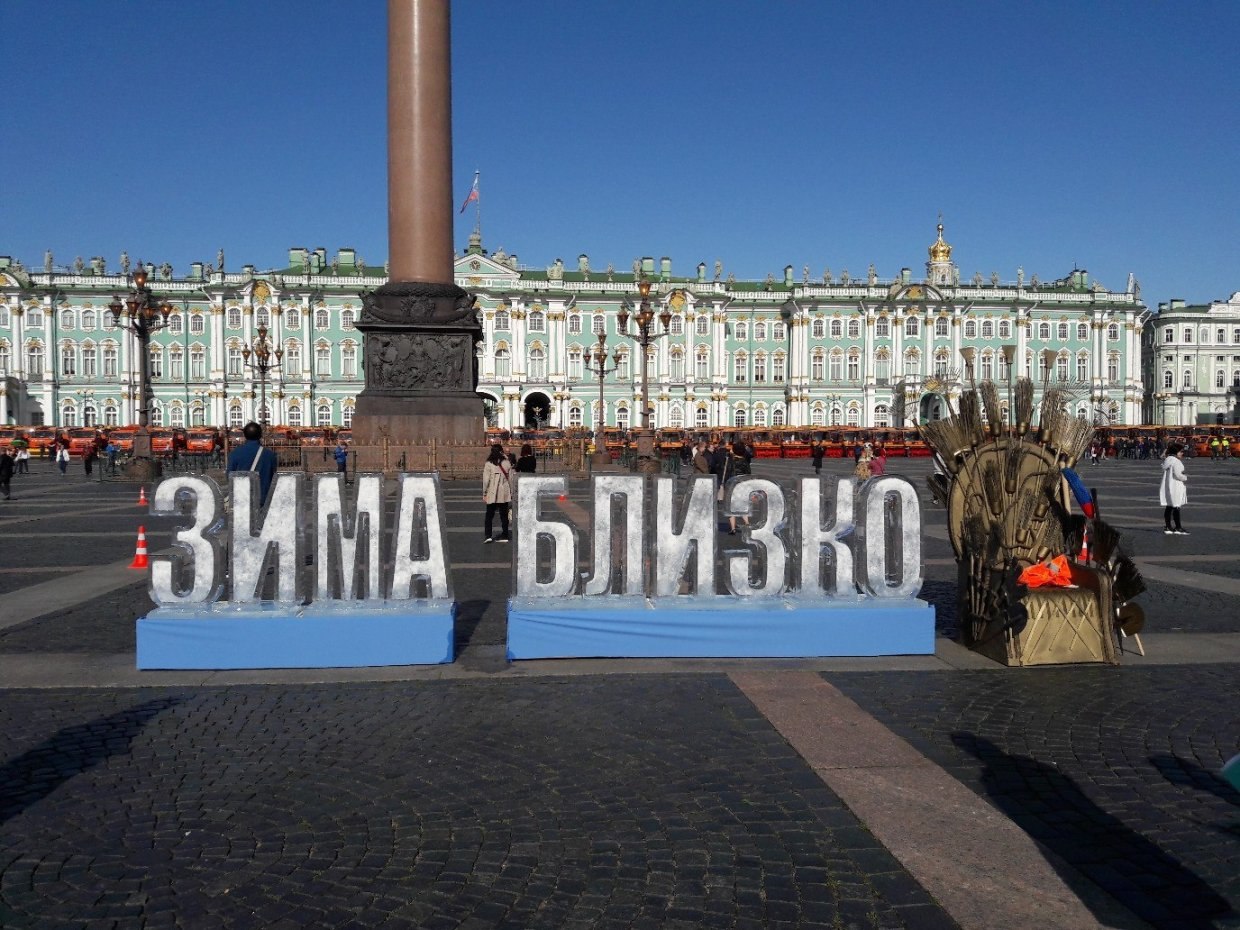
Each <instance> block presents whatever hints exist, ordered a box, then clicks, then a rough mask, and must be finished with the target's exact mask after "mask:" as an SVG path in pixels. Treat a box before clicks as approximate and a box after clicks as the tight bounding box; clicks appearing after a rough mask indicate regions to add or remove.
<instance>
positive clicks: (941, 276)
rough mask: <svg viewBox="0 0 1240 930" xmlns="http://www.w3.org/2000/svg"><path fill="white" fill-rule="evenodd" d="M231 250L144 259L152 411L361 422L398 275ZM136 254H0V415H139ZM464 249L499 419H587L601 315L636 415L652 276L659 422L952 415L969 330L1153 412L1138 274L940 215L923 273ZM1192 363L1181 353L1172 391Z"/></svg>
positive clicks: (632, 421) (623, 394)
mask: <svg viewBox="0 0 1240 930" xmlns="http://www.w3.org/2000/svg"><path fill="white" fill-rule="evenodd" d="M222 259H223V256H222V255H221V256H220V262H219V264H220V265H221V268H213V267H211V266H209V265H203V264H202V263H194V264H193V265H191V268H190V270H189V274H188V275H187V276H185V277H177V276H176V275H175V274H174V273H173V270H172V268H171V266H168V265H164V266H162V267H160V268H155V267H153V266H150V265H148V266H147V268H148V273H149V276H150V281H149V282H148V286H149V287H151V288H152V290H153V291H154V292H155V293H156V295H157V296H159V297H160V298H161V299H165V300H167V301H168V302H170V303H171V304H172V305H173V308H174V310H173V313H172V314H171V316H170V320H169V322H170V325H169V326H168V327H167V329H165V330H163V331H161V332H159V333H157V334H155V335H154V337H153V338H152V342H151V372H152V385H153V392H154V408H153V410H152V422H153V423H158V424H162V425H165V426H193V425H220V426H223V425H239V424H242V423H244V422H246V421H247V420H250V419H260V418H261V415H260V411H259V409H258V408H259V406H260V401H261V398H262V396H263V394H264V393H265V395H266V398H267V404H268V420H269V422H271V423H283V424H288V425H291V426H310V425H326V424H331V425H346V426H347V425H348V424H349V423H350V422H351V419H352V416H353V409H354V403H355V400H356V397H357V395H358V393H359V392H360V391H361V389H362V387H363V384H364V368H363V365H364V364H365V359H363V358H362V354H361V353H362V348H361V347H362V340H361V338H360V334H359V333H358V332H357V330H356V329H355V326H354V324H355V322H356V320H357V317H358V315H359V314H360V312H361V303H362V302H361V296H360V295H361V294H362V293H363V292H364V291H365V290H367V289H369V288H373V287H377V286H378V285H379V284H382V283H383V282H384V281H385V280H386V275H385V273H384V270H383V268H382V267H378V268H372V267H367V266H366V265H365V263H364V262H362V261H361V260H360V259H359V258H358V256H357V255H356V254H355V253H354V251H353V250H352V249H341V250H340V251H339V252H338V253H337V254H336V255H335V256H333V257H332V258H331V259H330V260H329V258H328V255H327V252H326V251H325V250H324V249H316V250H313V251H311V250H307V249H301V248H297V249H291V250H290V252H289V263H288V267H286V268H283V269H280V270H274V271H269V272H260V271H256V270H255V269H254V267H253V266H248V265H247V266H244V267H243V268H242V269H241V271H239V272H225V271H223V270H222V265H223V260H222ZM128 266H129V261H128V258H127V257H125V256H122V268H121V273H117V272H112V271H108V270H107V268H106V265H105V262H104V261H103V260H102V259H99V258H96V259H93V260H91V261H90V262H89V263H87V262H83V261H82V260H81V259H79V260H78V261H77V262H75V264H74V267H73V268H72V269H68V270H62V269H58V268H57V267H56V266H55V265H54V264H53V263H52V256H51V255H50V254H49V255H48V256H47V257H46V261H45V268H44V270H43V271H31V270H28V269H26V268H24V267H22V265H21V264H20V263H18V262H15V261H12V260H10V259H7V258H3V257H0V422H3V423H19V424H31V423H54V424H56V425H61V426H76V425H101V426H107V425H122V424H127V423H131V422H134V421H135V420H136V413H135V408H136V399H137V393H138V391H137V377H138V376H137V365H136V364H135V358H134V355H135V352H136V345H137V341H136V338H135V337H134V336H133V335H132V334H130V333H128V332H127V331H125V330H123V329H117V328H114V327H113V325H112V317H111V313H110V312H108V310H107V306H108V304H109V303H110V302H111V301H112V299H113V296H114V295H118V294H119V295H121V296H124V294H125V291H126V288H127V286H128V278H127V275H126V274H125V272H128V271H129V270H131V269H130V268H129V267H128ZM455 268H456V282H457V284H458V285H460V286H461V287H464V288H466V289H467V290H469V291H471V292H473V293H474V294H475V295H476V298H477V306H478V312H479V316H480V319H481V322H482V330H483V338H482V341H481V342H480V343H479V345H478V355H477V362H478V377H479V386H478V391H479V393H480V394H481V395H482V397H483V398H484V400H485V402H486V408H487V413H488V419H489V420H490V421H491V422H492V423H493V424H494V425H497V426H503V427H514V426H521V425H532V424H535V423H537V424H542V425H547V426H552V427H570V426H585V427H590V426H593V425H594V424H595V423H596V422H597V411H598V406H599V383H598V378H597V375H596V373H595V372H594V371H593V370H592V369H591V367H590V366H591V356H592V353H593V350H594V349H596V348H597V346H598V338H599V335H603V336H605V349H606V354H607V357H608V365H607V367H608V369H609V371H608V373H607V374H606V377H605V380H604V384H603V392H602V406H603V416H604V420H605V423H606V425H608V426H621V427H624V426H636V425H640V416H639V412H638V408H639V406H640V398H641V377H642V366H641V359H640V357H639V356H640V350H638V349H637V346H636V343H634V342H633V341H632V340H631V339H629V338H628V337H627V336H626V335H625V334H623V333H621V332H620V326H619V319H618V318H619V315H620V311H621V310H622V308H623V309H627V310H628V311H629V312H630V313H631V312H633V311H634V310H635V309H636V306H637V303H638V301H639V297H638V293H637V281H638V279H639V278H640V277H641V276H645V277H647V278H648V279H649V280H650V281H651V282H652V291H651V295H650V300H651V301H652V303H653V304H654V305H655V306H654V309H655V312H656V313H657V314H662V315H664V316H666V318H667V320H668V325H667V331H666V335H665V336H663V337H662V338H660V339H659V340H658V341H657V343H656V344H655V345H654V346H652V347H651V350H650V355H649V360H648V368H649V380H650V390H649V397H650V403H651V406H652V418H651V422H652V425H654V426H672V427H690V428H694V427H697V428H708V427H713V426H720V425H755V426H780V425H787V426H829V425H858V426H894V425H901V424H900V423H898V422H896V421H897V419H899V411H900V410H901V408H903V420H902V422H903V423H904V424H912V423H914V422H917V421H918V420H924V419H928V418H933V417H937V416H939V415H940V414H941V413H942V410H943V406H942V405H943V403H944V399H945V398H949V397H952V396H954V395H955V394H957V393H958V392H959V390H961V387H962V385H963V384H965V383H967V380H968V370H967V367H966V364H965V361H964V359H965V353H962V351H961V350H962V349H966V348H972V349H973V350H974V353H973V359H974V361H973V367H974V371H973V374H974V375H975V377H976V378H977V379H978V380H981V379H984V378H993V379H995V380H998V381H1005V380H1006V379H1007V377H1008V372H1007V369H1006V367H1005V357H1004V352H1003V347H1005V346H1007V347H1014V349H1013V348H1009V349H1008V351H1009V353H1013V357H1014V362H1015V366H1016V369H1017V370H1016V372H1015V374H1032V375H1033V376H1034V377H1035V378H1037V379H1038V383H1039V389H1040V385H1041V382H1042V380H1043V378H1044V377H1045V376H1046V375H1047V374H1048V371H1047V367H1046V366H1047V365H1048V364H1049V366H1050V370H1049V377H1050V378H1052V379H1054V380H1056V381H1061V382H1066V383H1067V385H1068V387H1069V388H1070V389H1071V392H1072V397H1073V401H1072V403H1073V406H1074V408H1075V409H1074V412H1076V413H1077V414H1078V415H1081V416H1086V417H1090V418H1094V419H1096V420H1097V421H1098V422H1100V423H1101V422H1112V423H1140V422H1142V420H1143V416H1144V415H1145V414H1147V413H1148V405H1149V400H1147V399H1146V392H1145V388H1144V386H1143V377H1145V378H1146V379H1149V378H1150V377H1152V375H1151V370H1150V369H1149V368H1148V367H1147V368H1143V366H1142V346H1143V343H1148V344H1150V345H1153V343H1151V342H1150V340H1149V336H1148V335H1146V336H1144V337H1143V331H1145V330H1147V329H1148V328H1149V321H1148V318H1149V313H1148V311H1147V310H1146V308H1145V306H1144V305H1143V304H1142V302H1141V299H1140V294H1139V291H1138V289H1137V287H1136V285H1135V282H1134V281H1133V279H1132V278H1131V277H1130V278H1129V283H1128V286H1127V288H1126V289H1125V290H1123V291H1111V290H1108V289H1106V288H1104V287H1102V286H1101V285H1100V284H1099V283H1097V282H1094V281H1091V280H1090V279H1089V276H1088V274H1087V273H1086V272H1084V271H1081V270H1074V271H1072V272H1071V273H1070V274H1069V275H1068V276H1066V277H1064V278H1062V279H1059V280H1055V281H1050V282H1041V281H1039V280H1038V278H1037V277H1036V276H1035V277H1033V278H1031V279H1030V280H1025V279H1024V275H1023V272H1018V276H1017V280H1016V281H1015V282H1009V283H1000V281H999V276H998V275H997V274H992V275H991V276H990V277H989V278H988V279H984V278H983V277H982V276H981V274H975V275H973V277H972V278H971V279H970V280H967V281H963V282H962V281H961V279H960V273H959V270H958V267H957V265H956V264H955V263H954V262H953V260H952V247H951V246H950V245H949V244H948V243H947V242H946V241H944V238H943V228H942V226H940V227H939V231H938V237H937V239H936V240H935V241H934V242H933V243H932V244H931V245H930V247H929V259H928V261H926V262H925V268H924V274H919V275H914V274H913V273H912V271H911V270H910V269H908V268H905V269H903V270H901V272H900V273H899V274H898V275H896V276H895V277H894V278H892V279H886V280H883V279H880V278H879V277H878V275H877V273H876V272H875V270H874V268H873V266H871V267H870V269H869V270H868V272H867V273H865V274H863V275H861V276H859V277H856V276H850V275H849V274H848V272H847V271H842V272H840V273H839V274H838V275H832V274H831V273H830V271H826V272H823V273H822V274H821V275H819V276H817V277H816V278H811V276H810V272H809V269H808V267H806V268H804V269H803V270H802V273H801V275H800V276H799V277H798V276H797V275H796V274H795V272H794V269H793V268H792V266H788V267H786V268H785V269H784V270H783V274H782V275H781V276H779V277H776V276H774V275H770V276H768V277H767V278H766V279H765V280H758V281H741V280H737V279H736V278H735V277H734V276H732V275H727V276H725V275H724V273H723V269H722V267H721V265H720V263H718V262H716V263H715V265H714V268H713V269H708V268H707V266H706V264H705V263H702V264H699V265H697V267H696V269H695V270H694V273H693V274H690V275H688V276H677V275H675V274H674V273H673V270H672V262H671V259H669V258H662V259H659V260H658V261H657V262H656V261H655V260H654V259H652V258H645V259H641V260H639V261H636V262H634V263H633V266H632V267H631V268H629V269H625V270H623V271H618V270H616V269H614V268H613V267H611V266H608V267H607V269H606V270H601V271H600V270H597V269H594V268H591V266H590V262H589V260H588V258H587V257H586V256H584V255H582V256H580V257H579V258H578V260H577V265H576V267H575V268H572V269H570V268H567V267H565V266H564V263H563V262H561V261H560V260H558V259H557V260H556V262H555V263H554V264H553V265H552V266H551V267H549V268H544V269H537V270H534V269H530V268H527V267H523V266H521V265H519V264H518V263H517V261H516V256H515V255H512V256H509V255H506V254H505V253H504V252H503V250H497V251H496V252H494V253H491V254H488V253H487V251H486V250H484V249H483V248H482V244H481V238H480V236H478V235H477V234H476V233H475V235H474V236H472V237H471V239H470V243H469V247H468V248H467V249H466V251H465V253H464V254H463V255H460V256H458V258H457V259H456V264H455ZM1177 309H1181V308H1177ZM260 325H263V326H266V327H267V331H268V334H269V338H270V339H271V340H272V342H273V344H274V345H273V348H275V347H278V348H280V349H282V350H283V357H282V359H281V360H280V364H279V366H278V368H276V369H275V370H273V371H272V372H271V373H270V375H269V376H268V378H267V379H266V383H265V384H260V383H259V380H258V377H257V376H256V374H255V373H254V372H253V371H251V370H250V367H249V366H248V365H247V364H246V353H245V350H246V349H247V348H249V347H252V346H253V344H254V342H255V339H256V338H257V337H256V333H257V330H258V327H259V326H260ZM1237 325H1240V324H1237ZM655 327H656V329H657V330H659V331H662V326H661V324H660V323H659V321H658V320H657V319H656V322H655ZM1211 338H1213V336H1212V335H1211ZM1161 341H1162V339H1161V334H1160V339H1159V342H1161ZM1176 342H1177V343H1178V342H1179V337H1178V335H1177V336H1176ZM1160 348H1161V346H1160ZM1046 350H1050V351H1049V352H1047V351H1046ZM1168 351H1170V347H1169V346H1168ZM1194 351H1198V350H1197V349H1196V348H1195V349H1194ZM1229 351H1230V350H1229ZM1237 351H1240V344H1237ZM613 368H614V370H612V369H613ZM1203 370H1204V369H1203ZM1227 370H1228V371H1229V372H1230V370H1231V369H1230V368H1228V369H1227ZM1212 376H1213V375H1211V377H1212ZM1159 377H1162V376H1161V375H1159ZM1228 377H1230V375H1228ZM1180 379H1181V375H1180V374H1179V372H1178V366H1177V371H1176V373H1175V374H1174V376H1173V387H1174V388H1175V389H1176V390H1180V389H1181V388H1180V383H1181V382H1180ZM1159 383H1162V382H1161V381H1160V382H1159ZM1194 384H1196V381H1194ZM901 398H903V404H901V403H900V399H901Z"/></svg>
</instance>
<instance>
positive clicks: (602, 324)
mask: <svg viewBox="0 0 1240 930" xmlns="http://www.w3.org/2000/svg"><path fill="white" fill-rule="evenodd" d="M590 332H592V333H594V335H596V336H601V335H603V334H604V333H606V332H607V317H605V316H603V314H601V313H596V314H594V321H593V322H592V323H591V325H590Z"/></svg>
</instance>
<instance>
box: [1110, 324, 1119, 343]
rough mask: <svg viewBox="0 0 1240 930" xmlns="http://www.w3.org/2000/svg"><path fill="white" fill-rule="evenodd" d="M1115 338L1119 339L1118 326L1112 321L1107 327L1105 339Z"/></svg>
mask: <svg viewBox="0 0 1240 930" xmlns="http://www.w3.org/2000/svg"><path fill="white" fill-rule="evenodd" d="M1117 339H1119V327H1118V326H1116V325H1115V324H1114V323H1112V324H1111V325H1110V326H1108V327H1107V341H1108V342H1115V341H1116V340H1117Z"/></svg>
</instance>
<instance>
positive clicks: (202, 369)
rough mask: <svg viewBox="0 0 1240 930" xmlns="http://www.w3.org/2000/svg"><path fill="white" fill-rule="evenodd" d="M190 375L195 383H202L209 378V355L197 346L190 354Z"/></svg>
mask: <svg viewBox="0 0 1240 930" xmlns="http://www.w3.org/2000/svg"><path fill="white" fill-rule="evenodd" d="M189 373H190V377H191V378H193V379H194V380H195V381H202V380H205V379H206V377H207V353H206V352H204V351H203V350H202V349H200V348H198V347H197V346H195V347H194V348H193V349H190V352H189Z"/></svg>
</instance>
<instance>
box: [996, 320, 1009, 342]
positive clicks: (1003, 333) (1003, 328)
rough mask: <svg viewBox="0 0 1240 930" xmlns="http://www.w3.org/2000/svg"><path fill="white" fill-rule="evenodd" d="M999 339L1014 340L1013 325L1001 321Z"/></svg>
mask: <svg viewBox="0 0 1240 930" xmlns="http://www.w3.org/2000/svg"><path fill="white" fill-rule="evenodd" d="M999 338H1000V339H1011V338H1012V324H1011V323H1010V322H1008V321H1007V320H1000V321H999Z"/></svg>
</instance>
